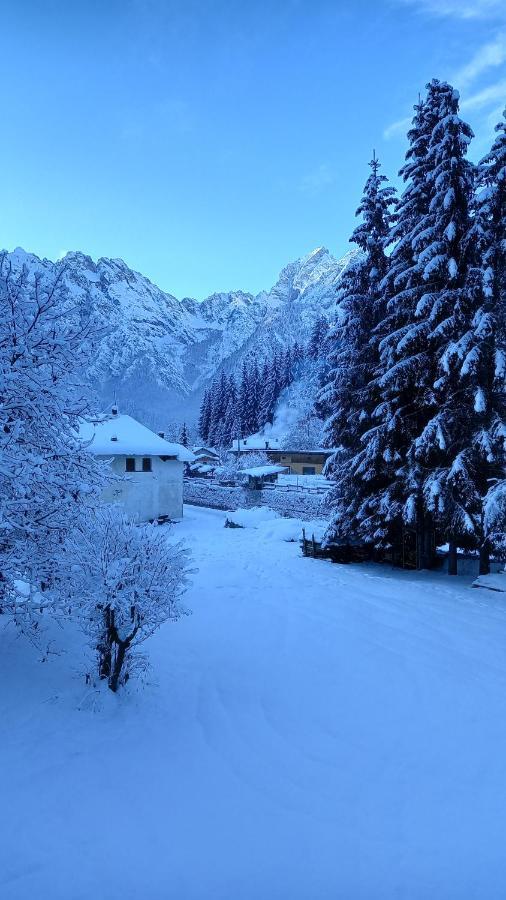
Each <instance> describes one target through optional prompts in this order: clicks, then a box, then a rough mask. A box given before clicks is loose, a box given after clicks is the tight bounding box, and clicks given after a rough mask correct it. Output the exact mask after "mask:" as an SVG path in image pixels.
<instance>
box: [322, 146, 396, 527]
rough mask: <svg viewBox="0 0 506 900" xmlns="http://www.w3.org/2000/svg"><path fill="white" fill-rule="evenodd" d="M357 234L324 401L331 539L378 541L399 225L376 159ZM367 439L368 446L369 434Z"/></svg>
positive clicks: (346, 274)
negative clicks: (390, 276) (394, 232)
mask: <svg viewBox="0 0 506 900" xmlns="http://www.w3.org/2000/svg"><path fill="white" fill-rule="evenodd" d="M370 166H371V169H372V173H371V175H370V176H369V178H368V179H367V181H366V184H365V188H364V195H363V198H362V202H361V204H360V206H359V208H358V210H357V215H359V216H362V221H361V223H360V225H359V226H358V227H357V228H356V229H355V231H354V232H353V234H352V236H351V239H350V240H351V241H352V242H353V243H356V244H357V245H358V247H359V248H360V250H361V251H362V253H361V254H360V255H359V256H357V257H356V258H355V259H354V260H353V261H352V263H351V264H350V265H349V266H348V268H347V269H346V270H345V272H344V274H343V277H342V280H341V283H340V289H339V292H338V305H339V308H340V319H339V322H338V324H337V325H336V326H335V327H334V329H333V330H332V332H331V335H330V337H329V344H330V347H331V351H330V360H329V364H330V373H329V376H328V381H327V384H326V385H325V386H324V388H323V389H322V391H321V394H320V399H319V402H320V403H321V404H322V405H323V406H325V407H327V408H329V409H330V410H331V414H330V416H329V419H328V421H327V423H326V443H327V446H329V447H331V448H334V453H333V455H332V456H331V458H330V460H329V462H328V464H327V474H329V475H331V477H332V478H333V479H334V480H335V483H336V486H335V490H334V497H333V502H334V510H335V515H334V518H333V521H332V523H331V526H330V529H329V537H334V538H338V539H344V540H347V539H349V538H350V537H351V536H357V535H360V536H361V537H362V538H363V539H366V540H369V541H370V540H372V536H371V533H370V524H369V515H370V510H369V508H368V504H369V501H370V498H371V496H372V495H373V493H374V491H375V490H376V482H377V481H378V479H381V477H382V466H383V461H382V459H381V457H380V455H379V446H378V441H377V438H376V436H375V435H374V432H373V425H374V422H373V420H372V413H373V411H374V409H375V407H376V405H377V390H376V388H375V386H374V383H373V382H374V379H375V377H376V376H377V368H378V355H379V350H378V338H377V334H376V329H377V327H378V326H379V325H380V323H381V322H382V320H383V318H384V312H385V311H384V298H383V293H382V290H381V282H382V279H383V278H384V276H385V272H386V269H387V265H388V263H387V257H386V254H385V243H386V241H387V239H388V235H389V231H390V224H391V218H392V214H391V206H392V204H393V202H394V190H393V188H391V187H388V186H386V185H385V182H386V181H387V179H386V177H385V176H384V175H380V174H379V167H380V164H379V161H378V160H377V158H376V156H375V155H374V156H373V159H372V161H371V163H370ZM365 436H366V441H365V442H364V437H365Z"/></svg>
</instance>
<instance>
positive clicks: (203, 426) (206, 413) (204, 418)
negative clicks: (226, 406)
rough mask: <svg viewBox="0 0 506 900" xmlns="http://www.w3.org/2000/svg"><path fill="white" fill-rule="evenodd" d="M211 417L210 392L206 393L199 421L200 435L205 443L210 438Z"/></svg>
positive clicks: (206, 391) (201, 405)
mask: <svg viewBox="0 0 506 900" xmlns="http://www.w3.org/2000/svg"><path fill="white" fill-rule="evenodd" d="M210 417H211V395H210V391H209V390H205V391H204V396H203V398H202V403H201V404H200V413H199V420H198V430H199V435H200V437H201V439H202V440H203V441H207V440H208V438H209V424H210Z"/></svg>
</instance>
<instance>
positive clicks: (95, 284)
mask: <svg viewBox="0 0 506 900" xmlns="http://www.w3.org/2000/svg"><path fill="white" fill-rule="evenodd" d="M354 252H355V251H350V252H349V253H347V254H346V255H345V256H343V257H342V258H341V259H336V258H335V257H334V256H332V254H331V253H330V252H329V251H328V250H327V248H325V247H318V248H316V249H315V250H313V251H311V253H309V254H307V255H306V256H303V257H301V258H300V259H297V260H294V261H292V262H290V263H288V264H287V265H286V266H285V267H284V268H283V269H282V270H281V272H280V274H279V276H278V279H277V281H276V282H275V284H274V285H273V286H272V287H271V288H270V289H269V290H263V291H260V292H259V293H258V294H252V293H250V292H247V291H242V290H240V289H237V290H233V291H222V292H215V293H213V294H210V295H209V296H208V297H205V298H204V299H203V300H196V299H194V298H191V297H184V298H182V299H177V298H176V297H175V296H174V295H173V294H170V293H168V292H167V291H163V290H162V289H161V288H159V287H157V285H156V284H154V282H152V281H151V280H150V279H149V278H148V277H147V276H144V275H143V274H142V273H140V272H136V271H135V270H134V269H131V268H130V267H129V266H128V264H127V263H126V262H125V261H124V260H122V259H119V258H117V259H110V258H108V257H99V258H98V259H97V260H96V261H95V260H93V258H92V257H91V256H89V255H87V254H85V253H83V252H82V251H80V250H73V251H69V252H68V253H67V254H65V256H64V257H63V258H62V259H60V260H57V261H56V262H53V261H52V260H49V259H45V258H43V259H41V258H39V257H38V256H36V255H35V254H32V253H29V252H28V251H25V250H24V249H23V248H21V247H18V248H16V249H15V250H14V251H12V252H10V253H7V257H8V259H9V261H10V262H11V264H12V266H13V270H15V271H16V270H19V269H20V268H21V267H22V266H23V265H24V266H26V267H27V269H28V271H29V273H31V274H34V273H35V272H36V271H41V272H42V273H43V274H44V275H46V276H47V277H48V278H50V277H51V276H52V275H54V274H55V272H56V271H57V269H63V278H64V281H65V284H66V287H67V289H68V291H69V293H70V295H71V296H72V298H73V299H75V300H76V302H78V303H79V304H80V305H81V306H82V307H83V308H86V309H89V310H90V311H92V312H93V313H94V315H95V317H96V318H97V319H98V320H99V322H100V323H103V324H104V325H107V327H108V334H107V335H106V336H105V337H104V339H103V341H102V343H101V345H100V347H99V349H98V352H97V355H96V357H95V359H94V360H93V362H92V365H91V368H90V371H89V373H88V374H89V376H90V379H91V381H92V383H93V385H94V387H95V389H96V391H97V393H98V395H99V397H100V400H101V402H102V403H103V404H104V406H105V405H107V404H109V403H111V402H112V401H113V400H115V401H117V402H118V403H120V404H121V406H122V408H123V409H124V411H128V412H130V413H131V414H133V415H136V416H138V417H140V418H142V420H143V421H145V422H146V424H150V425H151V426H152V427H156V426H159V427H163V423H164V421H166V420H167V419H168V418H172V419H182V418H186V420H187V421H190V422H191V421H192V420H194V418H195V417H196V415H197V412H198V407H199V404H200V399H201V396H202V392H203V390H204V388H205V386H206V384H208V382H209V381H210V380H211V379H212V378H213V377H214V376H215V375H216V374H217V373H218V372H219V371H220V370H221V369H225V370H226V371H229V372H232V371H236V370H237V368H238V367H239V366H240V365H241V363H242V360H243V359H244V357H245V356H246V355H247V354H248V353H250V352H256V353H258V355H259V356H261V357H263V356H265V355H268V354H271V353H273V352H274V350H275V348H276V347H285V346H288V345H289V344H292V343H294V342H295V341H299V342H304V341H305V340H307V338H308V336H309V333H310V331H311V329H312V326H313V324H314V322H315V320H316V318H317V317H318V316H321V315H325V316H327V317H328V318H331V317H332V316H333V315H334V314H335V311H336V302H335V294H336V288H337V284H338V282H339V279H340V277H341V274H342V272H343V270H344V268H345V267H346V265H347V264H348V262H349V260H350V259H351V258H352V257H353V255H354Z"/></svg>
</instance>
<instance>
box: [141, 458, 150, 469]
mask: <svg viewBox="0 0 506 900" xmlns="http://www.w3.org/2000/svg"><path fill="white" fill-rule="evenodd" d="M142 471H143V472H151V457H150V456H143V457H142Z"/></svg>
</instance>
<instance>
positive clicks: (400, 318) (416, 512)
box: [371, 97, 438, 566]
mask: <svg viewBox="0 0 506 900" xmlns="http://www.w3.org/2000/svg"><path fill="white" fill-rule="evenodd" d="M437 121H438V109H437V105H436V104H435V103H434V102H433V99H432V97H430V98H428V99H427V100H421V99H420V100H419V102H418V104H417V105H416V106H415V116H414V118H413V122H412V127H411V128H410V130H409V132H408V140H409V147H408V151H407V153H406V162H405V164H404V166H403V168H402V169H401V171H400V175H401V176H402V178H403V179H404V181H405V183H406V187H405V189H404V191H403V193H402V195H401V197H400V198H399V200H398V202H397V205H396V214H395V222H394V224H393V227H392V230H391V234H390V235H389V240H390V241H391V242H392V243H393V249H392V253H391V256H390V260H389V266H388V268H387V272H386V275H385V278H384V279H383V282H382V285H381V289H382V290H383V292H384V294H385V298H386V310H385V318H384V321H383V325H382V329H381V331H382V334H381V340H380V345H379V349H380V366H379V388H380V390H379V403H378V406H377V407H376V409H375V411H374V414H373V417H374V420H375V422H376V426H377V430H376V440H377V442H378V445H379V447H380V450H381V454H382V457H383V460H384V463H385V467H384V476H385V479H384V483H383V484H382V485H381V486H380V487H379V490H378V491H377V493H376V495H375V497H374V498H373V499H372V501H371V527H372V529H373V533H374V534H377V535H378V538H379V540H378V543H377V546H379V547H385V546H390V545H394V546H397V547H399V546H400V543H401V542H402V540H403V531H404V525H407V527H408V528H409V527H411V528H413V529H414V530H415V531H416V534H417V541H418V559H419V562H420V564H421V565H422V566H425V565H429V564H430V556H431V553H432V541H431V519H430V516H428V514H427V512H426V510H425V507H424V503H423V470H422V467H421V466H419V464H418V463H417V462H416V461H413V460H410V461H409V463H408V451H409V449H410V447H411V446H412V443H413V440H414V439H415V437H416V436H417V435H418V433H419V431H420V428H421V427H423V421H424V419H423V415H424V412H423V411H424V408H425V405H426V403H427V398H428V397H430V396H431V392H430V390H429V388H428V383H429V379H430V376H429V373H428V370H427V367H428V360H427V358H426V352H427V348H426V331H425V328H424V326H423V324H422V323H420V322H418V321H417V317H416V310H417V307H418V303H419V300H420V298H421V297H422V296H423V294H424V293H425V281H424V278H423V273H422V272H421V271H420V270H419V268H418V266H417V254H416V251H415V249H414V245H415V242H416V240H417V238H418V236H419V234H420V232H422V231H423V229H424V227H425V223H426V216H427V215H428V212H429V201H430V197H429V188H428V173H429V169H430V161H429V158H428V148H429V143H430V139H431V135H432V131H433V128H434V126H435V125H436V123H437ZM429 368H430V367H429Z"/></svg>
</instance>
